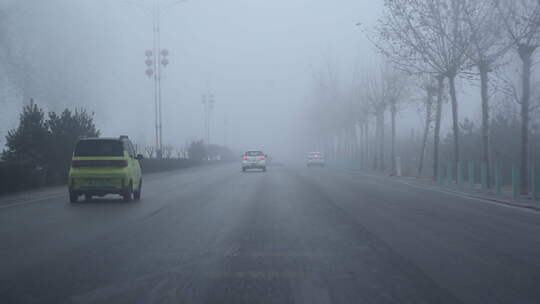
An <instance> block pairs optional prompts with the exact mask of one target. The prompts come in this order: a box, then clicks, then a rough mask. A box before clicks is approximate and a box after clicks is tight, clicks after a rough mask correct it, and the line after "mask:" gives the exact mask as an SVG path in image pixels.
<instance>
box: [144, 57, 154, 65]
mask: <svg viewBox="0 0 540 304" xmlns="http://www.w3.org/2000/svg"><path fill="white" fill-rule="evenodd" d="M144 63H146V66H152V64H154V61H152V59H146V61H145V62H144Z"/></svg>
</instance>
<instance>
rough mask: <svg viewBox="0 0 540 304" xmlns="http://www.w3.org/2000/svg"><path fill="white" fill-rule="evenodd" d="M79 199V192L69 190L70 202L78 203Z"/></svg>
mask: <svg viewBox="0 0 540 304" xmlns="http://www.w3.org/2000/svg"><path fill="white" fill-rule="evenodd" d="M78 200H79V196H78V195H77V193H73V192H71V191H70V192H69V202H70V203H76V202H77V201H78Z"/></svg>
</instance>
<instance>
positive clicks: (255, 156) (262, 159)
mask: <svg viewBox="0 0 540 304" xmlns="http://www.w3.org/2000/svg"><path fill="white" fill-rule="evenodd" d="M248 169H261V170H262V171H263V172H266V155H265V154H264V153H263V152H262V151H246V153H244V156H242V171H243V172H246V170H248Z"/></svg>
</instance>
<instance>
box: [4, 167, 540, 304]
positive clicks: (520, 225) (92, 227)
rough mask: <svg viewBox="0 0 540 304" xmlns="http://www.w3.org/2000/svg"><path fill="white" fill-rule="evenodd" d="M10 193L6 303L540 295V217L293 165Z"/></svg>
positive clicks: (533, 298) (479, 299)
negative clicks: (115, 193)
mask: <svg viewBox="0 0 540 304" xmlns="http://www.w3.org/2000/svg"><path fill="white" fill-rule="evenodd" d="M144 187H145V188H144V190H143V199H142V200H141V201H139V202H130V203H124V202H122V201H121V200H117V199H114V198H113V197H111V199H109V198H107V199H101V200H93V201H91V202H81V203H77V204H70V203H69V202H68V197H67V195H66V194H65V189H64V188H51V189H46V190H40V191H37V192H29V193H24V194H19V195H17V196H11V197H4V198H0V302H1V303H315V304H316V303H539V302H540V213H538V212H535V211H531V210H528V209H519V208H515V207H509V206H504V205H498V204H494V203H489V202H487V201H481V200H474V199H467V198H463V197H459V196H454V195H451V194H448V193H441V192H437V191H432V190H427V189H423V188H421V187H415V186H410V185H407V184H404V183H401V182H397V181H392V180H390V179H388V178H383V177H375V176H370V175H362V174H351V173H348V172H344V171H338V170H333V169H328V168H326V169H319V168H312V169H308V168H304V167H302V166H294V165H288V166H284V167H272V168H269V170H268V171H267V172H266V173H259V172H253V173H241V172H240V166H239V165H238V164H234V165H222V166H216V167H206V168H192V169H189V170H185V171H177V172H169V173H160V174H153V175H148V176H145V183H144Z"/></svg>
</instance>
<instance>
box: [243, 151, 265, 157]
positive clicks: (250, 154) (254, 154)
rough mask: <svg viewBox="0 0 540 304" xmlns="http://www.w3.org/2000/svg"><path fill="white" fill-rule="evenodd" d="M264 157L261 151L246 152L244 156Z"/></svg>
mask: <svg viewBox="0 0 540 304" xmlns="http://www.w3.org/2000/svg"><path fill="white" fill-rule="evenodd" d="M261 155H264V154H263V153H262V152H261V151H247V152H246V156H261Z"/></svg>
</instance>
